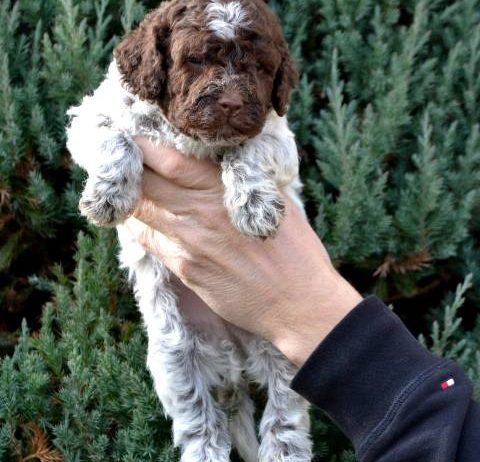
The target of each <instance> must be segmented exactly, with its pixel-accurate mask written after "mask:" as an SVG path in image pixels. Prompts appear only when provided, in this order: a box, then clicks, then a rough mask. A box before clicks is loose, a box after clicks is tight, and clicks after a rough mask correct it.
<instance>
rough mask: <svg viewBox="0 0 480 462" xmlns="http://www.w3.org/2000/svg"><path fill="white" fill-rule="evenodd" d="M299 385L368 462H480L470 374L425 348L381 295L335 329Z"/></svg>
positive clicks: (478, 413) (479, 416) (478, 415)
mask: <svg viewBox="0 0 480 462" xmlns="http://www.w3.org/2000/svg"><path fill="white" fill-rule="evenodd" d="M292 388H293V389H294V390H295V391H297V392H298V393H299V394H301V395H303V396H304V397H305V398H306V399H307V400H309V401H310V402H312V403H313V404H316V405H317V406H318V407H320V408H321V409H323V410H324V411H325V412H326V413H327V414H328V415H329V416H330V417H331V418H332V419H333V420H334V421H335V422H336V423H337V425H338V426H339V427H340V428H341V429H342V431H343V432H344V433H345V434H346V435H347V437H348V438H350V440H351V441H352V442H353V445H354V447H355V450H356V454H357V457H358V459H359V461H361V462H373V461H375V462H380V461H381V462H407V461H408V462H410V461H411V462H430V461H431V462H433V461H435V462H447V461H448V462H453V461H456V462H480V407H479V405H478V404H477V403H475V402H474V401H472V384H471V383H470V381H469V379H468V378H467V377H466V375H465V373H464V372H463V371H462V370H461V369H460V368H459V367H458V366H457V365H456V364H455V363H454V362H452V361H449V360H444V359H440V358H438V357H436V356H434V355H433V354H431V353H429V352H428V351H427V350H426V349H425V348H423V347H422V346H421V345H420V344H419V343H418V342H417V340H416V339H415V338H414V337H413V336H412V335H411V334H410V333H409V332H408V330H407V329H406V327H405V326H404V325H403V323H402V322H401V321H400V319H399V318H398V317H397V316H396V315H395V314H393V313H392V312H391V311H390V310H389V309H388V308H387V307H386V306H385V305H384V304H383V303H382V302H381V301H380V300H379V299H377V298H376V297H369V298H367V299H365V300H364V301H363V302H361V303H360V304H359V305H358V306H357V307H356V308H355V309H354V310H353V311H352V312H351V313H350V314H349V315H348V316H347V317H346V318H345V319H344V320H343V321H342V322H341V323H340V324H339V325H338V326H337V327H336V328H335V329H334V330H333V331H332V332H331V333H330V335H329V336H328V337H327V338H326V339H325V340H324V341H323V342H322V343H321V344H320V346H319V347H318V348H317V350H316V351H315V352H314V353H313V354H312V356H311V357H310V358H309V359H308V361H307V362H306V364H305V365H304V366H303V368H302V369H301V370H300V371H299V373H298V374H297V376H296V377H295V378H294V380H293V382H292Z"/></svg>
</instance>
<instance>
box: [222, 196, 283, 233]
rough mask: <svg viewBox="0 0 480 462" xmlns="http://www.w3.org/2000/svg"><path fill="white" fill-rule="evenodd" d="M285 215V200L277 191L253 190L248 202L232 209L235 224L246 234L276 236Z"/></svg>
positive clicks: (231, 214) (231, 213)
mask: <svg viewBox="0 0 480 462" xmlns="http://www.w3.org/2000/svg"><path fill="white" fill-rule="evenodd" d="M284 215H285V202H284V201H283V199H282V197H281V196H280V194H279V193H278V192H277V191H261V190H253V191H251V192H250V193H249V194H248V197H247V200H246V202H245V203H244V204H243V205H241V206H237V207H233V208H232V209H231V210H230V216H231V219H232V223H233V225H234V226H235V227H236V228H237V229H238V230H239V231H240V232H241V233H242V234H245V235H246V236H251V237H255V238H263V239H266V238H269V237H274V236H275V234H276V233H277V230H278V227H279V226H280V223H281V221H282V218H283V216H284Z"/></svg>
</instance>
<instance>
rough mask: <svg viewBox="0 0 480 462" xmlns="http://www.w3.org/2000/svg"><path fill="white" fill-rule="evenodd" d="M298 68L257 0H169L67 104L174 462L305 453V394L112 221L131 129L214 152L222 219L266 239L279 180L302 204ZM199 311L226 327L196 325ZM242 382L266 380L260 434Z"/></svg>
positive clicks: (126, 173) (131, 192) (126, 193)
mask: <svg viewBox="0 0 480 462" xmlns="http://www.w3.org/2000/svg"><path fill="white" fill-rule="evenodd" d="M297 78H298V76H297V71H296V69H295V66H294V63H293V61H292V59H291V57H290V54H289V51H288V47H287V44H286V42H285V39H284V37H283V34H282V30H281V27H280V24H279V21H278V19H277V18H276V17H275V15H274V14H273V12H272V11H271V10H270V9H269V8H268V7H267V5H266V4H265V2H264V1H263V0H234V1H230V0H171V1H166V2H163V3H161V5H160V7H159V8H157V9H156V10H154V11H152V12H151V13H150V14H148V15H147V16H146V17H145V19H144V20H143V22H142V23H141V24H140V25H139V27H138V28H137V29H136V30H134V31H133V32H132V33H131V34H130V35H128V36H127V37H126V38H125V39H124V40H123V41H122V42H121V43H120V44H119V45H118V47H117V48H116V49H115V50H114V60H113V62H112V63H111V65H110V67H109V70H108V73H107V75H106V78H105V80H104V81H103V83H102V84H101V85H100V86H99V88H98V89H97V90H96V91H95V92H94V93H93V95H92V96H86V97H85V98H84V99H83V101H82V103H81V105H80V106H78V107H74V108H71V109H70V111H69V115H70V116H71V117H72V120H71V124H70V126H69V128H68V133H67V135H68V148H69V150H70V152H71V154H72V157H73V159H74V160H75V161H76V162H77V163H78V164H79V165H80V166H81V167H83V168H84V169H85V170H87V172H88V180H87V183H86V186H85V190H84V191H83V194H82V197H81V201H80V210H81V212H82V214H83V215H85V216H86V217H87V218H88V219H89V220H90V221H91V222H92V223H94V224H97V225H99V226H117V230H118V236H119V240H120V246H121V253H120V261H121V265H122V266H123V267H124V268H127V269H128V270H129V273H130V275H131V278H132V280H133V283H134V287H135V294H136V298H137V301H138V305H139V308H140V310H141V312H142V315H143V319H144V322H145V325H146V329H147V332H148V358H147V364H148V368H149V370H150V372H151V374H152V377H153V380H154V384H155V389H156V392H157V394H158V396H159V398H160V400H161V402H162V404H163V406H164V409H165V411H166V413H167V414H168V415H170V416H171V418H172V419H173V434H174V442H175V444H176V445H177V446H179V447H180V448H181V451H182V458H181V460H182V462H226V461H228V460H230V452H231V449H232V447H235V448H236V450H237V452H238V453H239V454H240V456H241V457H242V458H243V460H244V461H245V462H257V461H260V462H282V461H283V462H306V461H310V460H311V441H310V436H309V415H308V405H307V403H306V402H305V401H304V400H303V399H302V398H300V396H298V395H297V394H295V393H294V392H293V391H292V390H291V389H290V388H289V384H290V381H291V379H292V377H293V375H294V373H295V368H294V367H293V366H292V365H291V364H290V363H289V362H288V361H287V359H286V358H285V357H284V356H283V355H282V354H281V353H280V352H279V351H278V350H276V349H275V347H274V346H273V345H272V344H270V343H269V342H267V341H265V340H263V339H261V338H257V337H255V336H253V335H250V334H247V333H246V332H244V331H241V330H240V329H237V328H235V327H234V326H231V325H227V323H225V322H224V321H221V320H220V319H215V320H213V319H212V313H210V312H207V310H204V312H203V313H200V314H199V312H198V310H200V308H199V309H198V310H191V309H186V308H182V306H181V304H180V303H178V300H177V297H176V291H175V284H174V283H173V278H171V277H170V273H169V271H168V270H167V269H166V268H165V266H164V265H163V264H162V262H161V261H159V260H158V259H157V258H155V257H154V256H153V255H150V254H149V253H147V252H146V251H145V250H144V249H143V248H142V247H141V246H140V245H139V244H138V243H137V242H136V241H135V240H134V239H133V238H132V237H131V235H130V234H129V233H128V232H127V231H126V230H125V229H124V227H123V226H122V223H123V222H124V221H125V219H126V218H127V217H129V216H130V215H131V214H132V212H133V210H134V209H135V207H136V205H137V202H138V200H139V197H140V190H141V180H142V172H143V162H142V152H141V150H140V149H139V147H138V146H137V145H136V144H135V142H134V140H133V137H134V136H135V135H144V136H147V137H149V138H150V139H151V140H152V141H154V142H155V143H158V144H163V145H165V144H168V145H172V146H175V147H176V148H177V149H179V150H180V151H181V152H183V153H185V155H191V156H196V157H198V158H210V159H212V160H213V161H215V162H217V163H218V164H219V166H220V169H221V172H222V180H223V184H224V186H225V207H226V209H227V210H228V213H229V216H230V218H231V221H232V223H233V225H234V226H235V227H236V228H237V229H238V230H239V231H240V232H241V233H243V234H245V235H247V236H251V237H252V238H264V239H265V238H268V237H272V236H274V235H275V232H276V230H277V228H278V226H279V224H280V222H281V219H282V216H283V214H284V209H285V205H284V201H283V199H282V194H281V192H283V193H285V194H287V195H289V197H291V198H292V199H293V201H294V203H295V204H296V205H297V206H298V207H299V208H302V203H301V200H300V195H299V193H300V189H301V184H300V180H299V177H298V154H297V149H296V144H295V140H294V136H293V134H292V132H291V131H290V130H289V128H288V125H287V120H286V118H285V113H286V110H287V104H288V99H289V95H290V92H291V90H292V88H293V87H294V85H295V84H296V81H297ZM292 309H294V307H292ZM193 311H195V315H194V316H193V314H192V313H193ZM202 316H203V320H200V321H199V318H200V317H202ZM210 321H211V325H214V324H215V323H216V324H218V323H221V324H222V325H223V327H224V328H223V329H208V328H206V327H205V326H208V325H209V323H210ZM225 327H226V328H225ZM213 330H215V332H213ZM218 332H221V333H220V334H219V333H218ZM250 382H256V383H257V384H259V385H260V386H262V387H264V388H266V389H267V391H268V401H267V404H266V408H265V411H264V413H263V418H262V420H261V423H260V427H259V436H260V444H259V443H258V439H257V435H256V430H255V428H256V427H255V422H254V406H253V403H252V400H251V398H250V396H249V394H248V384H249V383H250Z"/></svg>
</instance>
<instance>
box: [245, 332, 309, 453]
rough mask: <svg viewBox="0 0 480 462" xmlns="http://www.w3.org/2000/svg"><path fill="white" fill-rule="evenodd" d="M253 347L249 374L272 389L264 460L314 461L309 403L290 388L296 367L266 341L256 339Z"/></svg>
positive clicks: (265, 425)
mask: <svg viewBox="0 0 480 462" xmlns="http://www.w3.org/2000/svg"><path fill="white" fill-rule="evenodd" d="M249 350H250V351H249V353H250V354H249V358H250V360H249V367H248V373H249V374H250V375H251V376H252V377H253V378H254V379H255V380H256V381H258V382H259V383H260V385H262V386H264V387H266V388H267V390H268V401H267V405H266V407H265V411H264V414H263V417H262V420H261V422H260V437H261V444H260V450H259V460H260V462H309V461H311V458H312V443H311V440H310V417H309V412H308V410H309V405H308V403H307V401H305V400H304V399H303V398H302V397H301V396H299V395H298V394H297V393H295V392H294V391H293V390H292V389H291V388H290V382H291V380H292V378H293V376H294V374H295V370H294V368H293V366H292V365H291V364H290V363H289V362H288V360H287V359H286V358H285V357H284V356H283V355H282V354H281V353H280V352H279V351H278V350H277V349H276V348H275V347H274V346H273V345H272V344H271V343H270V342H267V341H266V340H262V339H255V340H253V341H252V342H251V343H250V346H249Z"/></svg>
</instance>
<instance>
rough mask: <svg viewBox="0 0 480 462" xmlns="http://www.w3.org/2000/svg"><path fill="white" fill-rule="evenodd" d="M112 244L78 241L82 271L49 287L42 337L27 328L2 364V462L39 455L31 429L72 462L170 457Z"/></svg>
mask: <svg viewBox="0 0 480 462" xmlns="http://www.w3.org/2000/svg"><path fill="white" fill-rule="evenodd" d="M112 237H113V236H112V233H111V232H105V231H101V232H98V233H96V234H95V236H94V237H89V236H86V235H81V236H80V238H79V241H78V250H77V255H76V270H75V272H74V274H73V276H72V277H71V278H68V277H67V276H65V275H64V274H63V273H61V272H58V274H57V278H56V281H55V282H52V283H51V290H52V301H51V302H50V303H48V304H47V305H46V306H45V309H44V312H43V319H42V327H41V330H40V331H39V332H38V333H37V334H36V335H34V336H33V337H32V336H30V335H29V332H28V328H27V326H26V325H25V324H24V325H23V329H22V333H21V336H20V340H19V343H18V345H17V347H16V350H15V353H14V354H13V355H12V356H11V357H7V358H5V359H3V360H2V361H1V363H0V377H1V383H0V428H1V430H0V460H2V461H3V460H5V461H7V460H13V458H15V457H17V458H19V460H20V459H21V458H22V457H28V456H30V455H32V454H35V450H38V448H35V446H34V445H33V444H32V438H31V435H30V433H29V432H28V428H29V425H31V423H32V422H33V423H35V424H37V425H38V426H39V427H40V428H41V430H42V431H43V432H44V434H45V435H47V439H46V441H48V442H49V445H50V446H51V447H55V448H56V449H57V450H59V451H60V453H61V454H62V455H63V457H64V460H65V461H77V460H91V461H102V462H105V461H107V460H111V461H132V462H133V461H138V460H142V461H153V460H158V455H159V454H165V455H167V454H169V453H171V452H172V448H171V446H170V438H169V436H170V430H169V426H168V425H167V422H166V421H165V419H164V418H163V417H162V412H161V409H160V405H159V403H158V400H157V398H156V396H155V393H154V392H153V390H152V386H151V381H150V378H149V376H148V373H147V372H146V370H145V366H144V360H145V339H144V336H143V333H142V329H141V328H139V327H138V325H137V324H136V323H133V322H132V321H130V320H129V319H128V318H129V315H130V314H131V310H132V307H133V302H132V300H131V299H130V297H129V296H127V295H126V294H125V293H122V291H121V290H120V287H121V286H123V281H122V278H121V276H119V275H118V273H117V271H116V267H117V262H116V258H115V254H116V246H115V244H114V242H115V240H114V239H113V238H112ZM2 454H3V456H2ZM162 460H168V459H167V458H165V459H162Z"/></svg>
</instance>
